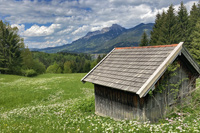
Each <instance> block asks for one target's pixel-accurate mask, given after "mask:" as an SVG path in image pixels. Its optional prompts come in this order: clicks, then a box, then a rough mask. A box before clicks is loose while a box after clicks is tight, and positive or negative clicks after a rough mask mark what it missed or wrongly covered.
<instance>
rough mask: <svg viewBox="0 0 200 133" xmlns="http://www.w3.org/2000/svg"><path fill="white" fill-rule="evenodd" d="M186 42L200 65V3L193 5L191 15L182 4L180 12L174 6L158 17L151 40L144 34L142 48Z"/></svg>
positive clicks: (186, 45)
mask: <svg viewBox="0 0 200 133" xmlns="http://www.w3.org/2000/svg"><path fill="white" fill-rule="evenodd" d="M179 42H184V46H185V47H186V48H187V49H188V50H189V51H190V53H191V54H192V56H193V57H194V59H195V60H196V61H197V62H198V63H199V64H200V1H199V3H198V4H195V3H194V4H193V6H192V8H191V10H190V13H188V11H187V9H186V7H185V5H184V4H183V2H181V4H180V6H179V8H178V11H177V12H176V11H175V8H174V6H173V5H170V6H169V8H168V10H167V11H166V12H165V11H163V12H162V13H158V14H157V15H156V19H155V24H154V26H153V29H152V31H151V33H150V38H149V37H148V35H147V34H146V33H145V32H144V33H143V35H142V38H141V42H140V46H153V45H166V44H177V43H179Z"/></svg>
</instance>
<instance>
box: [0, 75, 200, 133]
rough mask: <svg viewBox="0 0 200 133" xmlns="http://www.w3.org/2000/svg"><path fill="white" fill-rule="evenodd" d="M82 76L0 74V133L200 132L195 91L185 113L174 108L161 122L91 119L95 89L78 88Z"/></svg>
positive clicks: (91, 87) (199, 118) (180, 109)
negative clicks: (195, 106)
mask: <svg viewBox="0 0 200 133" xmlns="http://www.w3.org/2000/svg"><path fill="white" fill-rule="evenodd" d="M83 76H84V74H63V75H62V74H45V75H40V76H38V77H34V78H26V77H20V76H13V75H0V94H1V97H0V132H6V133H7V132H24V133H27V132H34V133H36V132H39V133H55V132H199V131H200V113H199V112H200V109H199V108H198V107H199V106H198V107H197V108H194V105H196V104H199V103H200V101H199V100H198V98H199V97H200V90H199V89H198V90H197V91H196V92H195V93H194V94H193V95H195V96H194V99H193V100H192V101H191V104H188V106H187V107H188V109H184V108H183V107H177V109H176V110H175V111H174V112H173V113H172V114H171V116H169V118H167V119H165V120H163V121H161V122H160V123H157V124H151V123H150V122H145V123H140V122H136V121H134V120H123V121H115V120H113V119H110V118H106V117H100V116H97V115H95V113H94V94H93V93H94V92H93V85H92V84H89V83H86V84H82V83H81V82H80V79H81V78H82V77H83ZM197 83H198V84H199V83H200V80H198V81H197ZM192 107H193V108H192ZM190 109H191V110H190ZM186 110H187V111H186ZM194 110H195V111H194ZM184 111H185V112H184Z"/></svg>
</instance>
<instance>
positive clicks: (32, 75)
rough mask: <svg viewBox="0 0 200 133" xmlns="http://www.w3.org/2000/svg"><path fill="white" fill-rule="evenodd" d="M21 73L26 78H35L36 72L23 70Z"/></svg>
mask: <svg viewBox="0 0 200 133" xmlns="http://www.w3.org/2000/svg"><path fill="white" fill-rule="evenodd" d="M23 73H24V76H26V77H34V76H37V72H36V71H35V70H33V69H27V70H24V71H23Z"/></svg>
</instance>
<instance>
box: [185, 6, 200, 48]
mask: <svg viewBox="0 0 200 133" xmlns="http://www.w3.org/2000/svg"><path fill="white" fill-rule="evenodd" d="M198 16H199V13H198V9H197V6H196V4H195V3H194V4H193V6H192V9H191V11H190V16H189V29H188V34H189V37H188V39H187V41H186V42H185V46H186V48H188V49H191V48H192V46H191V42H192V36H191V34H192V33H193V31H194V29H195V26H196V23H197V20H198Z"/></svg>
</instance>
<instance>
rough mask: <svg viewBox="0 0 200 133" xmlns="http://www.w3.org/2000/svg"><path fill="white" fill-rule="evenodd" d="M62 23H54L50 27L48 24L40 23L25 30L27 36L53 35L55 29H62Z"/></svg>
mask: <svg viewBox="0 0 200 133" xmlns="http://www.w3.org/2000/svg"><path fill="white" fill-rule="evenodd" d="M60 28H61V25H60V24H52V25H51V26H49V27H46V26H41V27H40V26H38V25H33V26H32V27H31V28H30V29H27V30H26V31H25V32H24V36H25V37H31V36H32V37H35V36H48V35H51V34H53V33H54V32H55V30H57V29H60Z"/></svg>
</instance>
